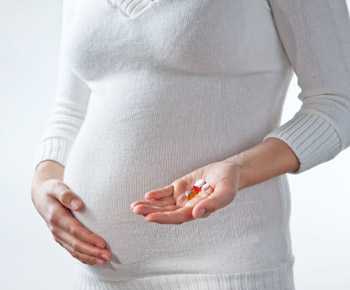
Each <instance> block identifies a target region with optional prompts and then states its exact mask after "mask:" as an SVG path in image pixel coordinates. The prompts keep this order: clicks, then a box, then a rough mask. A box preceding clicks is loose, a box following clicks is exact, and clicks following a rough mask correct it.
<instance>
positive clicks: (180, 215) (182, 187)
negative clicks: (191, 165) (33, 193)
mask: <svg viewBox="0 0 350 290" xmlns="http://www.w3.org/2000/svg"><path fill="white" fill-rule="evenodd" d="M197 179H204V180H205V181H206V182H207V183H209V185H210V187H209V188H208V189H207V190H206V192H205V193H204V195H203V196H200V195H196V196H195V197H194V198H193V199H191V200H190V201H187V199H186V196H185V191H187V190H190V189H191V188H192V186H193V184H194V183H195V181H196V180H197ZM239 180H240V166H239V163H238V162H236V160H235V159H234V158H230V159H225V160H222V161H218V162H214V163H210V164H208V165H206V166H204V167H201V168H199V169H196V170H195V171H192V172H190V173H188V174H186V175H185V176H183V177H181V178H178V179H176V180H175V181H174V182H172V183H171V184H169V185H167V186H165V187H161V188H157V189H153V190H151V191H148V192H146V193H145V196H144V197H145V198H144V199H142V200H138V201H135V202H133V203H131V205H130V208H131V209H132V210H133V212H134V213H136V214H140V215H143V216H144V217H145V219H146V220H148V221H150V222H156V223H162V224H164V223H166V224H182V223H184V222H187V221H191V220H193V219H195V218H199V217H207V216H209V215H210V214H211V213H213V212H214V211H216V210H218V209H220V208H223V207H225V206H227V205H228V204H229V203H230V202H231V201H232V200H233V199H234V197H235V195H236V192H237V191H238V189H239Z"/></svg>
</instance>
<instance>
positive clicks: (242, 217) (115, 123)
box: [64, 101, 286, 280]
mask: <svg viewBox="0 0 350 290" xmlns="http://www.w3.org/2000/svg"><path fill="white" fill-rule="evenodd" d="M101 103H103V102H101ZM100 106H101V105H98V104H94V101H93V102H92V104H90V106H89V111H88V113H87V117H86V120H85V122H84V124H83V126H82V127H81V130H80V132H79V134H78V136H77V138H76V140H75V142H74V145H73V147H72V149H71V152H70V156H69V159H68V161H67V164H66V168H65V173H64V181H65V182H66V183H67V185H68V186H70V187H71V188H72V190H73V191H75V192H76V193H77V194H78V195H79V196H80V197H81V198H82V199H83V201H84V202H85V205H86V208H85V210H84V211H82V212H75V213H74V214H75V216H76V218H77V219H78V220H80V221H81V222H82V223H83V224H84V225H85V226H86V227H88V228H89V229H91V230H92V231H94V232H96V233H97V234H99V235H101V236H102V237H103V238H105V240H106V241H107V243H108V245H109V246H110V248H111V251H112V254H113V258H112V261H111V262H110V263H108V265H104V266H88V265H82V266H83V267H87V268H88V270H89V271H91V272H94V273H97V274H98V275H100V276H104V277H105V278H107V279H111V280H116V279H121V277H124V278H125V277H129V276H132V277H135V276H137V275H147V273H149V274H151V273H154V271H157V272H159V271H161V272H163V273H166V272H167V271H169V272H171V273H174V271H175V272H196V271H198V272H201V273H203V272H213V271H214V272H217V271H220V269H221V270H222V271H224V270H227V269H229V270H230V271H235V270H237V271H241V270H242V269H244V267H245V266H246V267H247V269H248V268H249V263H247V261H249V259H247V257H248V256H250V255H251V256H252V259H251V261H256V260H257V259H259V257H261V260H262V261H264V263H266V262H268V263H272V258H271V257H267V258H265V260H264V257H263V255H264V249H263V248H261V247H262V244H264V242H262V241H261V236H259V235H258V234H257V229H260V230H261V229H263V228H264V227H265V228H267V227H268V228H269V229H271V228H273V227H275V228H276V227H279V226H281V216H283V214H284V212H283V210H285V209H283V208H281V203H280V198H281V197H280V192H279V191H278V190H276V188H277V187H276V184H277V183H276V180H271V181H268V182H265V183H262V184H260V185H257V186H255V187H251V188H250V189H245V190H242V192H241V194H240V195H238V196H237V198H236V201H235V202H234V203H231V204H230V205H229V206H227V207H225V208H223V209H221V210H219V211H217V212H215V213H214V214H212V215H211V216H210V218H207V219H197V220H194V221H191V222H187V223H184V224H181V225H174V224H171V225H170V224H157V223H150V222H147V221H145V220H144V218H143V216H142V215H136V214H134V213H133V212H132V211H131V210H130V204H131V203H132V202H133V201H135V200H138V199H142V198H143V196H144V193H145V192H146V191H149V190H151V189H154V188H157V187H162V186H165V185H168V184H169V183H171V182H172V181H173V180H175V179H176V178H179V177H181V176H183V175H184V174H186V173H188V172H190V171H192V170H194V169H196V168H198V167H200V166H203V165H206V164H208V163H210V162H213V161H218V160H221V159H223V158H224V157H226V156H230V155H232V154H233V153H234V150H235V148H236V149H237V151H238V148H239V146H242V144H243V146H244V142H237V141H234V140H237V138H236V137H237V135H236V137H235V136H233V135H234V134H235V132H231V133H228V134H225V132H223V131H220V132H218V130H216V128H215V127H213V126H212V125H211V123H210V120H209V121H208V120H207V119H203V120H202V122H198V123H196V124H197V126H194V127H193V126H190V124H188V122H186V121H184V120H179V119H176V120H175V119H174V120H172V119H171V115H169V114H167V110H166V108H165V109H164V108H162V110H163V111H159V110H153V111H152V112H162V113H157V114H155V113H147V112H144V111H143V112H142V114H141V112H140V111H138V112H137V113H136V112H133V111H132V110H131V111H130V108H124V109H125V110H122V109H123V108H122V109H121V110H120V111H118V112H115V113H108V111H107V112H106V110H102V109H103V108H101V107H100ZM181 109H183V114H184V116H186V114H187V111H186V110H185V108H181ZM203 109H205V108H203ZM208 110H209V108H208ZM122 112H128V114H129V115H125V113H124V115H123V113H122ZM202 113H203V114H205V113H206V112H203V110H202ZM207 113H208V114H209V113H210V112H209V111H208V112H207ZM187 116H189V115H187ZM192 116H193V114H192ZM194 117H196V116H194ZM197 117H198V118H201V117H200V115H198V116H197ZM223 119H224V120H225V118H223ZM226 120H227V119H226ZM236 132H237V131H236ZM210 139H211V140H213V141H212V142H209V141H208V140H210ZM189 140H191V143H189ZM241 140H243V141H244V139H243V137H242V139H241ZM203 142H204V143H203ZM284 222H286V221H284V220H283V221H282V223H284ZM271 232H272V231H270V230H269V233H271ZM279 232H280V231H279ZM271 243H273V244H271ZM276 243H277V244H276ZM281 243H282V244H283V243H284V241H283V240H282V239H281V238H280V237H273V238H271V236H270V237H269V238H268V239H267V241H266V243H265V244H264V246H266V247H278V248H281V247H284V244H283V245H281ZM242 244H244V245H245V246H244V247H246V250H244V247H243V248H242ZM228 249H230V250H229V252H228V251H227V250H228ZM265 252H268V251H265ZM218 257H220V258H218ZM273 258H275V257H273ZM194 260H196V261H197V262H198V261H200V263H197V264H198V265H200V266H198V267H196V269H193V267H192V261H194ZM255 264H256V263H255ZM272 264H273V263H272ZM249 270H250V269H249ZM118 277H119V278H118Z"/></svg>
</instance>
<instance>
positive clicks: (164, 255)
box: [33, 0, 350, 290]
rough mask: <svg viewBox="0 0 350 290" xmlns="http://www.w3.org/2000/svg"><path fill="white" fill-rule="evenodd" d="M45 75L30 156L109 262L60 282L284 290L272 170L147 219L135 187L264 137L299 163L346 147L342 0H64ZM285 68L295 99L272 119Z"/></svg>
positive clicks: (279, 195) (288, 253)
mask: <svg viewBox="0 0 350 290" xmlns="http://www.w3.org/2000/svg"><path fill="white" fill-rule="evenodd" d="M62 11H63V23H62V34H61V48H60V59H59V65H60V66H59V76H58V82H57V89H56V95H55V102H54V104H53V105H52V113H51V115H50V118H49V120H48V122H47V125H46V129H45V132H44V133H43V136H42V138H41V140H40V142H39V144H38V149H37V152H36V155H35V160H34V165H33V167H34V168H36V166H37V165H38V164H39V163H40V162H42V161H44V160H53V161H56V162H58V163H60V164H61V165H63V166H64V167H65V171H64V182H65V183H66V184H67V185H68V186H70V187H71V189H72V190H73V191H75V192H76V194H78V195H79V196H80V197H81V198H82V199H83V200H84V202H85V204H86V210H85V211H84V212H75V213H74V215H75V216H76V218H77V219H79V220H80V221H81V222H82V223H83V224H84V225H85V226H87V227H88V228H90V229H91V230H93V231H94V232H96V233H98V234H100V235H101V236H103V237H104V238H105V239H106V241H107V242H108V244H109V245H110V247H111V250H112V253H113V258H112V260H111V261H110V262H109V263H108V264H107V265H103V266H97V265H93V266H92V265H85V264H82V263H77V264H76V266H77V270H78V271H77V273H78V274H77V280H76V283H77V284H76V287H75V288H74V289H75V290H99V289H103V290H116V289H118V290H119V289H123V290H127V289H144V290H147V289H167V290H175V289H183V290H199V289H211V290H214V289H221V290H225V289H234V290H253V289H254V290H267V289H269V290H274V289H276V290H277V289H278V290H287V289H288V290H292V289H294V282H293V263H294V255H293V251H292V246H291V239H290V231H289V216H290V211H291V206H290V191H289V185H288V180H287V176H286V175H285V174H284V175H281V176H277V177H274V178H271V179H270V180H267V181H265V182H261V183H259V184H256V185H254V186H250V187H248V188H244V189H242V190H240V191H239V192H238V194H237V196H236V197H235V199H234V201H233V202H232V203H230V204H229V205H228V206H226V207H225V208H222V209H220V210H218V211H216V212H214V213H213V214H211V215H210V216H209V217H208V218H205V219H197V220H193V221H191V222H188V223H184V224H181V225H170V224H157V223H149V222H146V221H145V220H144V219H143V217H142V216H138V215H135V214H134V213H133V212H132V211H131V210H130V209H129V205H130V203H131V202H133V201H135V200H138V199H141V198H142V197H143V195H144V193H145V192H146V191H149V190H151V189H154V188H158V187H161V186H165V185H167V184H169V183H171V182H172V181H173V180H174V179H176V178H179V177H181V176H183V175H184V174H186V173H188V172H190V171H192V170H194V169H196V168H198V167H201V166H204V165H206V164H208V163H210V162H214V161H219V160H222V159H224V158H227V157H229V156H232V155H234V154H237V153H239V152H241V151H242V150H245V149H248V148H249V147H251V146H254V145H256V144H258V143H259V142H261V141H263V140H265V139H267V138H278V139H280V140H282V141H284V142H285V143H286V144H287V145H288V146H289V147H290V148H291V149H292V150H293V152H294V153H295V154H296V156H297V158H298V159H299V161H300V168H299V170H298V171H297V172H295V173H293V174H300V173H302V172H305V171H306V170H309V169H310V168H313V167H315V166H318V165H320V164H321V163H324V162H326V161H329V160H331V159H332V158H334V157H335V156H337V155H338V154H339V153H340V152H341V151H342V150H344V149H345V148H347V147H349V145H350V18H349V10H348V7H347V4H346V2H345V0H337V1H334V0H319V1H317V3H315V1H313V0H270V1H269V0H249V1H246V0H215V1H213V0H191V1H187V0H186V1H185V0H69V1H68V0H67V1H63V10H62ZM293 72H295V73H296V75H297V77H298V84H299V86H300V88H301V92H300V94H299V95H298V96H297V97H298V98H299V99H300V101H301V102H302V103H301V106H300V109H299V110H298V111H297V112H296V113H295V115H294V116H293V118H291V119H290V120H289V121H288V122H286V123H284V124H281V112H282V108H283V104H284V99H285V96H286V92H287V89H288V86H289V84H290V80H291V77H292V75H293Z"/></svg>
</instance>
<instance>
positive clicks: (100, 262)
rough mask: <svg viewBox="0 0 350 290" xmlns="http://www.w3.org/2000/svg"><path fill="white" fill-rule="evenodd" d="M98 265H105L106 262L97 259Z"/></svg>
mask: <svg viewBox="0 0 350 290" xmlns="http://www.w3.org/2000/svg"><path fill="white" fill-rule="evenodd" d="M97 263H98V264H100V265H102V264H104V263H105V261H103V260H100V259H97Z"/></svg>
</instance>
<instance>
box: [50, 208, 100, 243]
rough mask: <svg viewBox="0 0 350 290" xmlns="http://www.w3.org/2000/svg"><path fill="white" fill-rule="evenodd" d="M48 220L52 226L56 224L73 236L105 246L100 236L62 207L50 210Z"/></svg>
mask: <svg viewBox="0 0 350 290" xmlns="http://www.w3.org/2000/svg"><path fill="white" fill-rule="evenodd" d="M51 212H52V213H51V214H50V217H49V222H50V224H52V225H53V226H58V227H60V228H61V229H63V230H64V231H67V232H69V233H70V234H72V235H73V236H74V237H77V238H79V239H80V240H82V241H84V242H87V243H90V244H93V245H95V246H98V247H100V248H105V247H106V242H105V241H104V239H103V238H102V237H100V236H99V235H97V234H95V233H93V232H92V231H90V230H89V229H87V228H86V227H85V226H83V225H82V224H81V223H80V222H79V221H78V220H77V219H76V218H75V217H73V216H72V214H71V213H70V212H69V211H68V210H67V209H65V208H64V207H58V208H56V209H54V210H51Z"/></svg>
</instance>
